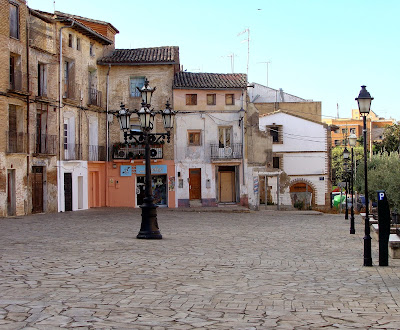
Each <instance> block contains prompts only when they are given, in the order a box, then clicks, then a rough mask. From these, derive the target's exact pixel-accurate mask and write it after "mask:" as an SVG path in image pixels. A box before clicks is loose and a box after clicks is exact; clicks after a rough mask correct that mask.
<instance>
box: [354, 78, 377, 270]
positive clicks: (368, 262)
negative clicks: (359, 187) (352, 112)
mask: <svg viewBox="0 0 400 330" xmlns="http://www.w3.org/2000/svg"><path fill="white" fill-rule="evenodd" d="M365 87H366V86H364V85H363V86H361V91H360V94H359V95H358V97H357V98H356V101H357V103H358V110H359V111H360V116H363V140H364V141H363V144H364V179H365V182H364V184H365V236H364V266H372V256H371V235H370V233H371V232H370V228H369V210H368V208H369V199H368V177H367V116H368V114H369V112H370V109H371V101H372V100H373V99H374V98H373V97H371V95H370V94H369V93H368V91H367V90H366V88H365Z"/></svg>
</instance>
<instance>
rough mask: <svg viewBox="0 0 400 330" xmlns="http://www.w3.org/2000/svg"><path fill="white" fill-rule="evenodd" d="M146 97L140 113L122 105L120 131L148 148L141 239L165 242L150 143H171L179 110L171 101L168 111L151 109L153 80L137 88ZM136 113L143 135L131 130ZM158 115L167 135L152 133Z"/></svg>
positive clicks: (145, 154)
mask: <svg viewBox="0 0 400 330" xmlns="http://www.w3.org/2000/svg"><path fill="white" fill-rule="evenodd" d="M137 89H138V90H139V91H140V93H141V96H142V103H141V105H142V107H141V108H140V110H136V109H135V110H132V111H130V110H128V109H126V108H125V105H124V104H122V103H121V108H120V110H119V111H118V112H117V113H116V116H117V118H118V120H119V124H120V129H121V130H122V131H123V132H124V139H125V143H127V140H128V139H129V140H134V141H135V142H136V143H142V144H143V143H144V145H145V152H144V157H145V163H146V167H145V169H146V170H145V173H146V182H145V198H144V199H143V204H142V205H141V206H140V208H141V209H142V223H141V226H140V231H139V234H138V235H137V236H136V237H137V238H144V239H161V238H162V235H161V233H160V230H159V227H158V222H157V207H158V206H157V205H155V204H154V203H153V201H154V198H153V191H152V187H151V165H150V155H151V151H150V144H157V143H159V142H160V141H161V140H165V139H166V140H167V142H168V143H169V142H170V132H171V130H172V128H173V124H174V115H175V111H173V110H172V109H171V105H170V104H169V102H168V101H167V103H166V105H165V106H166V108H165V109H164V110H159V111H154V109H150V106H151V105H150V104H151V96H152V94H153V92H154V91H155V88H150V87H149V81H148V80H147V79H146V80H145V83H144V86H143V87H142V88H137ZM133 113H136V114H137V115H138V117H139V123H140V128H141V132H136V131H132V130H131V129H130V123H129V119H130V117H131V115H132V114H133ZM156 114H161V115H162V117H163V123H164V128H165V130H166V132H165V133H150V131H151V130H152V129H153V122H154V117H155V116H156Z"/></svg>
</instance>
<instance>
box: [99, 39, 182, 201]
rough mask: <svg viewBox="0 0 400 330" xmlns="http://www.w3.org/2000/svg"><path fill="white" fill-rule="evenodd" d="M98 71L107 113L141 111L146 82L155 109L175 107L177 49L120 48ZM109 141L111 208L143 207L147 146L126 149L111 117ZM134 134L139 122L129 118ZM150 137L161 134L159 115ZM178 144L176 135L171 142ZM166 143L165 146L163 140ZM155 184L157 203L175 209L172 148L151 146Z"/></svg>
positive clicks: (107, 172) (108, 198) (108, 194)
mask: <svg viewBox="0 0 400 330" xmlns="http://www.w3.org/2000/svg"><path fill="white" fill-rule="evenodd" d="M98 65H99V66H100V67H101V69H100V71H101V72H103V76H104V77H106V79H103V80H102V81H101V86H102V89H104V90H107V91H108V93H107V95H108V98H107V109H109V111H110V113H111V112H115V111H118V110H119V109H120V105H121V103H122V104H123V105H124V106H125V108H127V109H129V110H134V109H140V107H141V97H140V96H141V95H140V92H139V91H138V90H137V87H139V88H141V87H142V86H143V85H144V82H145V80H146V79H147V80H148V81H149V83H150V86H151V87H156V90H155V92H154V93H153V97H152V101H151V107H152V108H154V109H155V110H162V109H164V108H165V106H166V102H167V101H169V102H170V103H171V104H172V102H173V95H172V82H173V77H174V74H175V73H176V72H177V71H178V70H179V48H178V47H175V46H166V47H153V48H139V49H116V50H115V51H113V52H112V53H111V54H109V55H108V56H104V57H102V58H101V59H99V60H98ZM108 119H109V121H108V124H109V126H108V129H107V135H108V141H109V144H110V146H111V149H110V162H109V163H108V164H107V166H106V168H105V181H106V201H105V205H107V206H128V207H139V206H140V205H141V204H142V202H143V198H144V188H145V187H144V177H145V175H144V174H145V172H144V160H143V156H144V146H143V145H142V144H141V143H137V142H135V141H134V140H128V141H127V142H128V143H127V144H125V141H124V136H123V133H122V131H121V130H120V128H119V123H118V120H116V118H115V117H113V116H112V114H109V117H108ZM130 120H131V122H130V126H131V130H134V131H139V130H140V126H139V120H138V118H137V116H136V115H132V116H131V119H130ZM154 126H155V127H154V129H153V130H152V132H155V133H157V132H163V131H164V125H163V122H162V118H161V115H159V116H156V120H155V125H154ZM173 140H174V134H172V136H171V141H173ZM163 142H166V141H163ZM151 148H152V153H153V156H152V160H151V171H152V180H153V181H152V185H153V195H154V198H155V201H154V202H155V204H157V205H158V206H165V207H176V203H175V162H174V144H173V143H161V144H153V145H152V146H151Z"/></svg>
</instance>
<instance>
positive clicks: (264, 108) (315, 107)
mask: <svg viewBox="0 0 400 330" xmlns="http://www.w3.org/2000/svg"><path fill="white" fill-rule="evenodd" d="M254 105H255V106H256V108H257V109H258V111H259V112H260V116H262V115H265V114H268V113H271V112H274V111H278V110H282V111H285V112H288V113H292V114H293V115H295V116H300V117H302V118H305V119H310V120H314V121H319V122H320V121H321V102H274V103H254Z"/></svg>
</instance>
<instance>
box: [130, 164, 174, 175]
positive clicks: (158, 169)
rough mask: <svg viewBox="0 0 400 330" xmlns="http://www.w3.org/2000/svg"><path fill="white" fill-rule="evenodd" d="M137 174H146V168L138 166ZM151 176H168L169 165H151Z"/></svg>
mask: <svg viewBox="0 0 400 330" xmlns="http://www.w3.org/2000/svg"><path fill="white" fill-rule="evenodd" d="M136 174H146V166H145V165H136ZM151 174H167V165H151Z"/></svg>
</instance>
